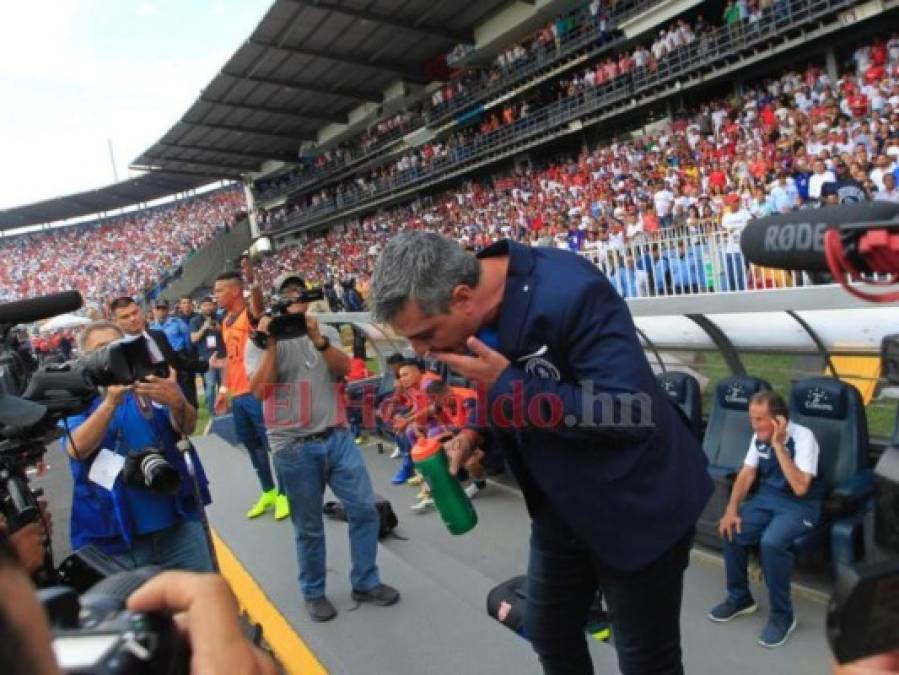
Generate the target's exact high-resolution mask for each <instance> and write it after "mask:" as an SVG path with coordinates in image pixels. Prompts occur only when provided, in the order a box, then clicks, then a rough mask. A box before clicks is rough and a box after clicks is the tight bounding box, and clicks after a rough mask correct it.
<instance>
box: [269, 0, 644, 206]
mask: <svg viewBox="0 0 899 675" xmlns="http://www.w3.org/2000/svg"><path fill="white" fill-rule="evenodd" d="M625 4H626V3H624V2H621V1H620V0H590V2H589V3H587V4H586V5H585V6H584V7H582V8H579V9H577V10H574V11H572V12H569V13H567V14H564V15H561V16H558V17H556V18H554V19H553V20H551V21H549V22H548V23H547V24H546V25H545V26H543V27H542V28H541V29H540V30H538V31H536V32H535V33H534V34H532V35H530V36H528V37H527V38H525V39H523V40H521V41H519V42H517V43H515V44H513V45H511V46H509V47H508V48H507V49H506V50H505V51H503V52H501V53H500V54H498V55H497V57H496V59H495V60H494V62H493V63H492V64H491V66H490V67H489V68H477V69H474V68H473V69H462V70H459V71H457V73H456V74H455V76H454V77H453V78H452V80H451V81H449V82H447V83H446V84H445V85H444V86H442V87H439V88H438V89H436V90H435V91H434V92H433V94H432V95H431V97H430V100H429V101H427V102H425V111H424V113H425V114H430V115H435V114H439V113H440V112H441V110H444V109H446V108H447V107H448V106H450V105H452V103H453V101H454V100H455V101H458V100H459V98H460V97H462V96H467V95H469V94H471V93H473V92H476V91H480V90H484V89H487V88H489V87H491V86H493V85H495V84H496V83H498V82H499V81H500V80H502V78H503V77H505V76H506V75H508V74H509V73H510V72H512V71H514V70H516V69H517V68H519V67H520V66H522V65H523V64H525V63H530V62H533V61H541V62H542V61H547V60H549V59H551V58H553V56H555V55H556V54H558V53H559V51H560V50H561V49H562V46H563V43H564V42H565V41H566V40H570V39H573V38H575V37H578V36H582V35H587V34H589V35H593V36H595V38H596V40H597V42H598V43H599V44H603V43H605V42H607V41H609V40H610V39H611V36H612V28H611V25H612V20H611V19H610V17H613V16H614V14H615V11H616V7H622V8H623V7H624V6H625ZM631 4H633V3H631ZM628 6H630V4H628ZM527 109H528V103H527V102H524V103H519V104H516V105H514V106H512V105H508V106H506V107H505V108H503V110H502V111H501V112H500V114H499V115H496V116H494V117H493V118H492V119H488V120H485V121H484V123H483V124H482V126H481V129H480V131H481V133H489V132H490V131H493V130H494V129H495V128H496V127H497V126H498V125H499V121H500V120H502V122H503V123H506V124H508V123H510V122H512V121H514V119H519V118H520V117H522V116H524V115H526V114H527ZM513 111H514V112H513ZM423 120H424V118H423V115H422V112H421V111H419V110H418V109H416V108H413V109H410V110H405V111H402V112H400V113H397V114H395V115H393V116H391V117H388V118H386V119H382V120H379V121H377V122H376V123H374V125H373V126H372V127H371V128H369V129H367V130H366V131H365V132H364V133H363V134H362V135H361V136H358V137H356V138H354V139H352V140H350V141H346V142H343V143H340V144H339V145H337V146H335V147H333V148H330V149H328V150H325V151H324V152H322V153H321V154H319V155H317V156H316V158H315V160H314V161H313V162H311V163H307V164H304V165H302V166H298V167H295V168H293V169H291V170H289V171H286V172H283V173H280V174H278V175H277V176H272V177H269V178H264V179H260V180H259V181H257V182H256V185H255V187H256V192H257V194H258V195H259V196H260V197H261V198H263V199H265V198H267V197H271V196H274V195H278V194H280V193H282V192H284V191H285V190H286V189H289V188H290V187H291V186H299V185H301V184H302V183H303V182H305V181H308V180H311V179H313V178H316V177H319V176H324V175H326V174H327V173H329V172H331V171H333V170H335V169H338V168H340V167H342V166H345V165H347V164H349V163H350V162H351V161H352V160H353V159H354V158H356V157H359V156H361V155H364V154H366V153H368V152H370V151H371V150H372V149H374V148H375V147H376V146H377V145H378V144H379V143H381V142H383V141H386V140H388V139H393V138H397V137H398V134H401V133H408V132H409V131H412V130H413V129H414V128H415V127H416V126H420V125H421V124H422V123H423ZM424 159H427V158H424ZM406 161H407V162H409V163H411V162H415V161H416V159H413V158H409V159H408V160H406ZM279 218H280V216H279Z"/></svg>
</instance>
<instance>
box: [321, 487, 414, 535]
mask: <svg viewBox="0 0 899 675" xmlns="http://www.w3.org/2000/svg"><path fill="white" fill-rule="evenodd" d="M375 507H376V508H377V509H378V515H379V516H380V517H381V529H380V530H379V531H378V539H383V538H384V537H386V536H387V535H388V534H390V533H391V532H393V530H394V529H395V528H396V526H397V525H399V520H398V519H397V517H396V513H394V511H393V507H392V506H391V505H390V502H389V501H387V500H386V499H384V498H383V497H381V496H380V495H375ZM322 513H324V514H325V515H326V516H329V517H330V518H333V519H334V520H342V521H343V522H347V517H346V511H344V509H343V503H342V502H325V504H324V506H322ZM394 536H396V535H394Z"/></svg>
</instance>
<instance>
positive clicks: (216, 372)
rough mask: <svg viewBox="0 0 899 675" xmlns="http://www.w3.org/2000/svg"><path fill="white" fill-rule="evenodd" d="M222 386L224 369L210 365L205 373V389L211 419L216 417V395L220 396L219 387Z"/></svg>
mask: <svg viewBox="0 0 899 675" xmlns="http://www.w3.org/2000/svg"><path fill="white" fill-rule="evenodd" d="M221 386H222V369H221V368H213V367H212V366H210V367H209V370H207V371H206V372H205V373H203V390H204V392H205V394H206V408H207V409H208V410H209V419H212V418H213V417H215V397H216V396H218V393H219V387H221Z"/></svg>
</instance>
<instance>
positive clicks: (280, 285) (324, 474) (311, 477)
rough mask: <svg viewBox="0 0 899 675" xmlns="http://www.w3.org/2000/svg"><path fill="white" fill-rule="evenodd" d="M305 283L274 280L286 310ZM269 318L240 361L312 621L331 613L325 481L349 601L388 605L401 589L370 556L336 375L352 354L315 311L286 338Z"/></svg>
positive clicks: (371, 539)
mask: <svg viewBox="0 0 899 675" xmlns="http://www.w3.org/2000/svg"><path fill="white" fill-rule="evenodd" d="M304 289H305V283H304V281H303V279H302V278H300V277H299V276H296V275H283V276H282V277H280V278H279V279H278V280H276V282H275V290H276V291H278V292H279V293H280V294H281V296H282V297H286V298H288V301H290V300H293V301H294V302H293V303H292V304H290V305H288V306H287V308H286V312H287V313H288V314H292V315H297V314H305V312H306V310H307V308H308V305H307V304H306V303H304V302H302V300H301V297H302V292H303V290H304ZM278 318H283V317H278ZM275 320H277V319H275ZM272 321H273V319H272V317H270V316H265V317H263V318H262V319H261V320H260V322H259V326H258V328H257V331H258V332H259V333H260V334H262V336H264V338H265V339H263V340H259V339H258V338H257V341H258V342H263V343H265V348H264V350H263V349H261V348H260V347H257V346H256V344H253V343H251V344H249V345H247V354H246V367H247V373H248V375H249V376H250V389H251V390H252V392H253V394H254V395H255V396H256V397H257V398H258V399H260V400H263V401H264V402H265V406H266V412H267V427H268V439H269V444H270V446H271V449H272V452H273V454H274V460H275V468H276V471H277V473H278V475H279V476H280V477H281V480H282V481H283V487H284V489H285V491H286V494H287V498H288V500H289V501H290V512H291V516H292V520H293V523H294V527H295V528H296V530H297V538H296V540H297V559H298V562H299V566H300V590H301V591H302V593H303V598H304V600H305V602H306V609H307V611H308V612H309V615H310V617H311V618H312V619H313V620H314V621H329V620H331V619H333V618H334V617H335V616H336V615H337V610H336V609H335V608H334V606H333V605H332V604H331V602H330V601H329V600H328V599H327V598H326V597H325V575H326V569H325V533H324V526H323V524H322V495H323V493H324V489H325V485H329V486H330V487H331V489H332V490H333V491H334V494H336V495H337V497H338V498H339V499H340V500H341V501H342V502H343V504H344V508H345V510H346V514H347V517H348V520H349V537H350V555H351V558H352V561H353V566H352V570H351V572H350V582H351V584H352V588H353V592H352V596H353V599H354V600H356V601H357V602H370V603H373V604H375V605H379V606H386V605H392V604H393V603H395V602H396V601H397V600H399V593H398V592H397V590H396V589H394V588H391V587H390V586H387V585H385V584H382V583H381V580H380V576H379V573H378V566H377V564H376V562H375V558H376V556H377V550H378V530H379V527H380V517H379V516H378V511H377V509H376V508H375V495H374V492H373V491H372V487H371V480H370V479H369V476H368V470H367V469H366V467H365V463H364V462H363V461H362V454H361V453H360V451H359V448H358V447H357V446H356V444H355V443H354V442H353V436H352V434H351V433H350V432H349V430H348V429H347V428H346V423H345V420H344V419H343V416H342V415H341V406H340V392H339V388H338V379H339V378H342V377H343V376H345V375H346V374H347V372H348V371H349V368H350V358H349V356H347V355H346V354H345V353H344V352H343V351H341V349H340V348H339V346H338V340H339V337H338V335H337V331H335V330H334V329H333V328H329V327H323V328H322V327H320V326H319V323H318V321H317V320H316V319H315V318H314V317H311V316H305V325H306V332H307V334H306V335H304V336H302V337H296V338H293V339H287V340H277V339H275V338H274V337H272V335H270V334H269V325H270V324H272ZM282 412H283V413H286V414H279V413H282Z"/></svg>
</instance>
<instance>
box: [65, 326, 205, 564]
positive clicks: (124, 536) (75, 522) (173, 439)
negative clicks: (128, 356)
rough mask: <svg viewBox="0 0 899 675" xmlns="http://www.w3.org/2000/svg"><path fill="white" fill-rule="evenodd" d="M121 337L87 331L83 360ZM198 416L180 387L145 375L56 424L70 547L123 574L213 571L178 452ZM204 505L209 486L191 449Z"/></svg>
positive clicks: (107, 329)
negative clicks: (144, 569) (65, 470)
mask: <svg viewBox="0 0 899 675" xmlns="http://www.w3.org/2000/svg"><path fill="white" fill-rule="evenodd" d="M123 337H124V334H123V332H122V330H121V329H120V328H119V327H118V326H116V325H115V324H114V323H110V322H105V321H98V322H95V323H93V324H90V325H89V326H87V327H85V329H84V331H83V332H82V334H81V336H80V340H79V347H80V349H81V353H82V354H85V355H87V354H91V353H92V352H95V351H96V350H98V349H100V348H102V347H104V346H106V345H108V344H110V343H112V342H115V341H116V340H119V339H121V338H123ZM196 420H197V411H196V409H195V408H194V407H193V406H192V405H190V404H189V403H188V402H187V401H186V400H185V398H184V395H183V394H182V393H181V390H180V389H179V387H178V384H177V383H176V382H173V381H172V380H170V379H164V378H161V377H157V376H155V375H149V376H147V377H145V378H143V379H141V380H139V381H137V382H135V383H134V384H133V385H130V386H119V385H112V386H109V387H106V388H101V389H100V394H99V395H98V396H96V397H95V398H94V400H93V401H92V402H91V404H90V406H89V407H88V409H87V410H86V411H85V412H84V413H82V414H80V415H75V416H73V417H69V418H67V419H66V420H64V422H63V423H62V424H63V426H65V427H66V428H67V429H68V432H69V433H68V435H67V437H66V438H64V439H63V440H62V443H63V446H64V448H65V450H66V452H67V453H68V454H69V457H70V463H71V469H72V476H73V479H74V490H73V499H72V518H71V539H72V548H73V549H78V548H81V547H82V546H86V545H88V544H93V545H94V546H96V547H98V548H99V549H101V550H102V551H103V552H104V553H106V554H108V555H110V556H112V557H113V558H115V559H116V560H117V561H118V562H120V563H121V564H122V565H124V566H125V567H128V568H135V567H141V566H144V565H158V566H160V567H163V568H167V569H185V570H193V571H198V572H205V571H211V570H212V569H213V564H212V559H211V556H210V552H209V549H208V546H207V540H206V537H205V533H204V530H203V526H202V523H201V521H200V519H199V518H200V512H199V509H198V508H197V504H196V500H195V497H194V489H193V482H192V479H191V477H190V474H189V473H188V469H187V466H186V464H185V460H184V458H183V457H182V455H181V453H180V452H179V450H178V448H177V445H176V444H177V442H178V439H179V437H180V436H181V435H182V434H184V435H186V434H190V433H191V432H192V431H193V429H194V425H195V424H196ZM189 452H190V453H191V457H192V460H193V465H194V467H195V471H196V478H197V481H198V484H199V487H200V492H201V498H202V500H203V502H204V504H208V503H209V502H210V501H211V500H210V496H209V492H208V489H207V480H206V476H205V474H204V472H203V468H202V466H201V464H200V460H199V457H197V455H196V453H195V452H194V450H193V449H192V448H191V449H190V450H189Z"/></svg>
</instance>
